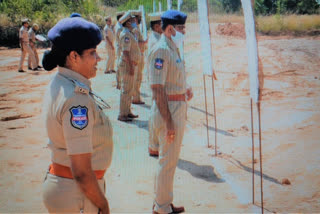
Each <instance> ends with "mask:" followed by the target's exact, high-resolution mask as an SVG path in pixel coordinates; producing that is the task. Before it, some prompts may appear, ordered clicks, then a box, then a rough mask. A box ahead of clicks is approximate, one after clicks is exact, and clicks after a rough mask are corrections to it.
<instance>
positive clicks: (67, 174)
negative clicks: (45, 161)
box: [49, 163, 106, 179]
mask: <svg viewBox="0 0 320 214" xmlns="http://www.w3.org/2000/svg"><path fill="white" fill-rule="evenodd" d="M105 172H106V170H95V171H94V174H95V175H96V178H97V179H101V178H103V176H104V173H105ZM49 173H50V174H52V175H56V176H59V177H63V178H69V179H73V175H72V172H71V168H70V167H67V166H63V165H60V164H57V163H52V164H50V166H49Z"/></svg>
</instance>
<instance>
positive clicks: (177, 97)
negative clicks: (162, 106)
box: [167, 94, 186, 101]
mask: <svg viewBox="0 0 320 214" xmlns="http://www.w3.org/2000/svg"><path fill="white" fill-rule="evenodd" d="M167 97H168V101H186V94H170V95H167Z"/></svg>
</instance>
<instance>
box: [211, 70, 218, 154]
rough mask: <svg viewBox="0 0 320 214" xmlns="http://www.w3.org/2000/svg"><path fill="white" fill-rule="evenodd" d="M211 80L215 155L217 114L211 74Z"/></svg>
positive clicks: (215, 147)
mask: <svg viewBox="0 0 320 214" xmlns="http://www.w3.org/2000/svg"><path fill="white" fill-rule="evenodd" d="M211 81H212V96H213V113H214V132H215V133H214V150H215V156H217V155H218V152H217V116H216V98H215V94H214V82H213V75H212V78H211Z"/></svg>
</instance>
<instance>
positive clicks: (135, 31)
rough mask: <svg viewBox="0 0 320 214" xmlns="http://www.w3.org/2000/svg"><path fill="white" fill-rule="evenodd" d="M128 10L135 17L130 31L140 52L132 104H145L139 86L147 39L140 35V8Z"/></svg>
mask: <svg viewBox="0 0 320 214" xmlns="http://www.w3.org/2000/svg"><path fill="white" fill-rule="evenodd" d="M130 12H131V14H132V15H133V16H134V17H135V18H134V22H133V23H132V24H131V25H132V27H133V29H132V32H133V34H134V36H135V38H136V40H137V41H138V43H139V48H140V54H141V57H140V61H139V62H138V66H137V72H136V74H135V78H134V86H133V99H132V104H136V105H139V104H140V105H141V104H145V102H143V101H142V100H141V96H140V87H141V82H142V72H143V68H144V49H145V44H146V43H147V41H145V40H144V39H143V36H142V34H141V31H140V29H139V25H140V23H141V16H142V13H141V11H140V10H131V11H130Z"/></svg>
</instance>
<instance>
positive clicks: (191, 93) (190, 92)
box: [186, 87, 193, 101]
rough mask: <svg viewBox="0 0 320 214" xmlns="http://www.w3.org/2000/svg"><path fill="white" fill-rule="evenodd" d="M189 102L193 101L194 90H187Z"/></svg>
mask: <svg viewBox="0 0 320 214" xmlns="http://www.w3.org/2000/svg"><path fill="white" fill-rule="evenodd" d="M186 94H187V101H189V100H191V99H192V97H193V92H192V88H191V87H190V88H187V93H186Z"/></svg>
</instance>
